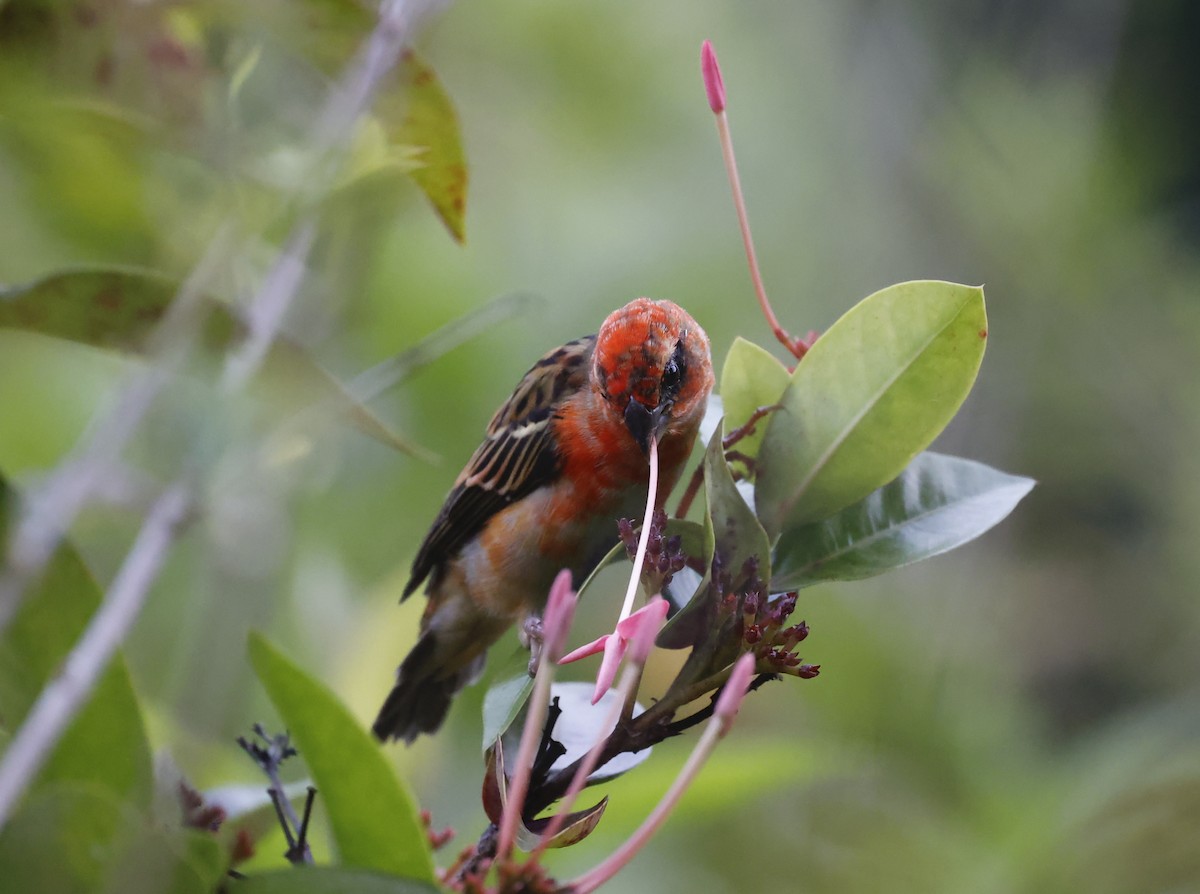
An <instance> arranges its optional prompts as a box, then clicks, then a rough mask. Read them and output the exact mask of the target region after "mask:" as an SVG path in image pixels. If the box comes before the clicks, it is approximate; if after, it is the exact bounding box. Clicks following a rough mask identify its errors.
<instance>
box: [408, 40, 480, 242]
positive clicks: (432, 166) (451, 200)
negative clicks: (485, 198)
mask: <svg viewBox="0 0 1200 894" xmlns="http://www.w3.org/2000/svg"><path fill="white" fill-rule="evenodd" d="M400 74H401V77H402V78H403V79H404V83H405V84H406V86H407V89H406V90H405V91H404V94H403V97H402V98H403V100H404V103H405V105H404V117H403V120H402V121H401V122H400V125H399V127H398V128H396V130H395V131H394V133H393V134H392V141H393V143H398V144H401V145H406V146H412V147H415V148H416V149H418V150H419V151H420V154H419V155H418V156H417V161H418V164H417V166H416V167H414V168H413V169H412V170H411V171H409V172H408V176H409V177H411V178H412V180H413V182H414V183H416V185H417V186H418V187H419V188H420V189H421V191H422V192H424V193H425V196H426V198H428V199H429V201H430V203H431V204H432V205H433V208H434V210H435V211H436V212H437V215H438V217H440V218H441V219H442V222H443V223H444V224H445V225H446V229H448V230H449V231H450V235H452V236H453V237H454V238H455V240H457V241H458V242H462V241H463V239H464V238H465V237H466V232H465V226H464V223H465V221H464V217H465V215H466V208H467V162H466V156H465V155H464V154H463V149H462V139H461V137H460V135H459V129H458V116H457V115H456V114H455V111H454V105H453V103H451V101H450V97H449V95H447V93H446V91H445V90H444V89H443V88H442V84H441V81H440V80H438V77H437V74H436V73H435V72H434V70H433V69H432V68H431V67H430V66H429V65H428V64H427V63H426V62H424V61H423V60H422V59H421V58H420V57H418V56H417V55H416V54H415V53H408V54H407V55H406V56H405V57H404V61H403V63H402V64H401V66H400Z"/></svg>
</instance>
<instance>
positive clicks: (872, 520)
mask: <svg viewBox="0 0 1200 894" xmlns="http://www.w3.org/2000/svg"><path fill="white" fill-rule="evenodd" d="M1033 484H1034V482H1033V481H1032V480H1031V479H1029V478H1022V477H1019V476H1017V475H1008V474H1005V473H1004V472H1000V471H997V470H996V469H993V468H991V467H989V466H985V465H983V464H982V463H977V462H972V461H971V460H966V459H959V458H958V457H953V456H944V455H942V454H939V453H930V452H926V453H922V454H921V455H920V456H918V457H917V458H916V459H915V460H913V462H912V464H911V465H910V466H909V467H908V468H907V469H905V470H904V472H903V473H902V474H901V475H900V477H899V478H896V479H895V480H894V481H892V482H891V483H889V484H886V485H884V486H883V487H881V488H880V489H879V490H877V491H875V492H874V493H873V494H871V495H869V496H868V497H867V498H866V499H864V500H862V501H860V502H858V503H855V504H854V505H853V506H849V507H847V508H846V509H843V510H842V511H841V512H839V513H838V514H837V515H835V516H833V517H832V518H828V519H825V520H824V521H820V522H814V523H812V524H808V525H801V526H799V527H795V528H787V529H785V530H784V532H783V534H782V535H781V536H780V538H779V542H778V543H777V544H776V546H775V576H774V579H773V580H772V581H771V588H772V589H773V590H776V591H779V590H795V589H799V588H800V587H805V586H809V585H811V584H814V583H817V582H819V581H827V580H858V579H859V578H864V577H871V576H873V575H876V574H882V573H883V572H885V571H888V570H889V569H892V568H899V567H901V566H902V565H908V564H910V563H912V562H917V561H920V560H921V559H927V558H929V557H930V556H936V555H938V554H939V553H944V552H946V551H947V550H951V549H954V547H956V546H961V545H962V544H964V543H966V542H967V541H969V540H973V539H974V538H976V537H978V536H979V535H980V534H982V533H983V532H984V531H986V530H988V528H991V527H992V526H993V525H995V524H998V523H999V522H1000V521H1001V520H1003V519H1004V518H1005V516H1007V515H1008V514H1009V513H1010V512H1012V510H1013V508H1014V507H1015V506H1016V505H1017V503H1018V502H1020V500H1021V498H1022V497H1024V496H1025V495H1026V494H1027V493H1029V491H1030V489H1031V488H1032V487H1033Z"/></svg>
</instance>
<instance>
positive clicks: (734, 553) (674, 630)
mask: <svg viewBox="0 0 1200 894" xmlns="http://www.w3.org/2000/svg"><path fill="white" fill-rule="evenodd" d="M722 428H723V427H722V426H718V427H717V430H716V431H715V432H713V436H712V438H711V439H709V442H708V449H707V450H706V451H705V454H704V493H705V497H706V499H707V501H708V511H707V513H706V519H707V528H708V530H709V531H710V532H711V533H710V534H707V535H706V536H707V538H711V542H712V543H713V549H714V554H715V556H716V557H718V558H719V560H720V564H721V567H722V568H723V569H724V570H725V571H728V572H729V573H730V574H731V575H732V576H733V578H734V581H735V582H736V581H737V580H738V578H739V576H740V574H741V571H742V568H743V566H744V565H745V563H746V560H747V559H750V558H752V557H753V558H755V559H757V560H758V573H759V576H760V577H761V578H762V579H763V580H764V581H766V580H770V579H771V549H770V542H769V541H768V540H767V534H766V531H764V530H763V527H762V525H761V524H759V521H758V519H757V518H756V517H755V515H754V512H753V510H751V509H750V507H749V506H747V505H746V501H745V500H744V499H742V495H741V493H739V492H738V489H737V484H736V483H734V480H733V475H732V473H731V472H730V470H729V464H728V463H727V462H725V451H724V448H723V447H722V444H721V441H722V437H723V431H722ZM711 584H712V578H711V571H710V572H709V573H707V574H705V577H704V580H703V581H702V582H701V584H700V587H699V589H698V590H697V591H696V595H695V596H694V597H693V598H692V600H691V601H690V602H689V603H688V604H687V605H685V606H684V607H683V608H682V609H681V610H680V611H679V612H678V613H677V614H676V615H675V617H674V618H672V619H671V620H670V621H669V622H668V623H667V625H666V626H665V627H664V628H663V630H662V633H660V634H659V635H658V645H659V646H661V647H662V648H664V649H683V648H687V647H688V646H693V651H692V655H691V656H690V657H689V659H688V661H689V663H690V662H691V661H692V659H693V658H695V659H696V660H697V661H701V660H702V659H704V660H706V659H705V656H710V655H711V654H712V653H713V651H714V650H719V649H720V646H721V644H722V642H723V640H726V639H728V637H725V636H724V634H723V632H722V629H721V628H719V627H718V626H717V624H716V598H717V593H716V590H715V588H713V587H712V586H711Z"/></svg>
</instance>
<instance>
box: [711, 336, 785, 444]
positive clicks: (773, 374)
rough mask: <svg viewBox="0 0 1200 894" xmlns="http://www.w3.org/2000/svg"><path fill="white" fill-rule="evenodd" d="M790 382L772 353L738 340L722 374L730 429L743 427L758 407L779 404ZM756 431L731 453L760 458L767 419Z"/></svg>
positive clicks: (726, 416) (722, 394)
mask: <svg viewBox="0 0 1200 894" xmlns="http://www.w3.org/2000/svg"><path fill="white" fill-rule="evenodd" d="M789 381H791V375H790V374H789V373H788V371H787V367H785V366H784V365H783V364H782V363H780V362H779V361H778V360H776V359H775V357H774V356H773V355H772V354H771V352H770V351H767V350H766V349H765V348H762V347H759V346H758V345H756V344H754V343H753V342H749V341H746V339H744V338H742V337H741V336H738V337H737V338H735V339H734V341H733V345H732V346H731V347H730V348H729V353H728V354H726V355H725V366H724V367H723V368H722V370H721V399H722V400H723V401H724V403H725V419H726V421H727V423H728V425H729V427H730V428H737V427H739V426H741V425H744V424H745V423H746V421H747V420H748V419H749V418H750V417H751V416H752V415H753V414H754V411H755V410H757V409H758V408H759V407H769V406H771V405H772V404H777V403H779V398H780V397H781V396H782V394H783V390H784V389H785V388H786V387H787V385H788V382H789ZM768 418H769V417H768ZM754 428H755V431H754V433H753V434H749V435H746V436H745V437H744V438H742V439H741V440H740V441H738V442H737V444H736V445H735V446H734V447H733V448H731V449H733V450H736V451H738V452H739V453H742V454H745V455H746V456H749V457H755V456H758V449H759V445H760V444H761V443H762V439H763V436H764V435H765V434H766V430H767V419H761V420H759V422H758V423H757V424H756V425H755V427H754Z"/></svg>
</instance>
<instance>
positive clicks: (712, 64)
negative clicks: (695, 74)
mask: <svg viewBox="0 0 1200 894" xmlns="http://www.w3.org/2000/svg"><path fill="white" fill-rule="evenodd" d="M700 73H701V74H703V75H704V92H705V93H707V94H708V107H709V108H710V109H712V110H713V113H714V114H716V115H719V114H721V113H722V112H723V111H725V82H724V81H723V80H721V66H719V65H718V64H717V54H716V53H715V52H713V48H712V44H711V43H709V42H708V41H707V40H706V41H704V43H702V44H701V45H700Z"/></svg>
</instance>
